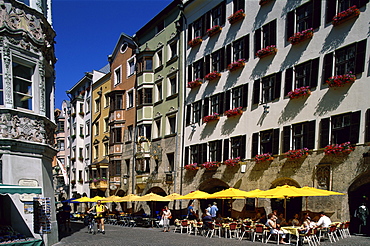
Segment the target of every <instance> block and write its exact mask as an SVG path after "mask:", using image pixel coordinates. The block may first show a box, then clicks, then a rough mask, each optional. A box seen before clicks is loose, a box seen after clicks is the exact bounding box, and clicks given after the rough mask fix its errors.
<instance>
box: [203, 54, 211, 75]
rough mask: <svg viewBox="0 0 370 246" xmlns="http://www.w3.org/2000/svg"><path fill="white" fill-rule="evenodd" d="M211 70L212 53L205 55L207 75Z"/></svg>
mask: <svg viewBox="0 0 370 246" xmlns="http://www.w3.org/2000/svg"><path fill="white" fill-rule="evenodd" d="M210 71H211V55H206V56H205V57H204V74H205V75H207V74H209V73H210Z"/></svg>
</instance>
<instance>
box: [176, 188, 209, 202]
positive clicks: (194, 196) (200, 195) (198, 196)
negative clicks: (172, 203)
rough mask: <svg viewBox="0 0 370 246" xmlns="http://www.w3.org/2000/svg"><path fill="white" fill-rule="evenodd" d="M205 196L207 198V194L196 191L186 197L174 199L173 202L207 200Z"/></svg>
mask: <svg viewBox="0 0 370 246" xmlns="http://www.w3.org/2000/svg"><path fill="white" fill-rule="evenodd" d="M207 196H209V193H207V192H204V191H200V190H196V191H193V192H190V193H189V194H187V195H184V196H180V197H178V198H175V200H192V199H207Z"/></svg>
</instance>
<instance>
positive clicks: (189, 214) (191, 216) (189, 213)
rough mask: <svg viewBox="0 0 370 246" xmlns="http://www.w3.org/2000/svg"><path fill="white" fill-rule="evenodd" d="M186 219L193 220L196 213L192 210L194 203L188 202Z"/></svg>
mask: <svg viewBox="0 0 370 246" xmlns="http://www.w3.org/2000/svg"><path fill="white" fill-rule="evenodd" d="M187 216H188V219H189V220H194V219H196V213H195V211H194V203H190V205H189V207H188V214H187Z"/></svg>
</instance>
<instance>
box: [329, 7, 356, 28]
mask: <svg viewBox="0 0 370 246" xmlns="http://www.w3.org/2000/svg"><path fill="white" fill-rule="evenodd" d="M359 15H360V10H359V9H358V8H357V6H356V5H353V6H352V7H349V8H348V9H346V10H344V11H342V12H340V13H339V14H337V15H336V16H334V17H333V22H332V23H333V26H338V25H340V24H341V23H343V22H345V21H347V20H350V19H352V18H354V17H356V16H359Z"/></svg>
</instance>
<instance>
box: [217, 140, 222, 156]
mask: <svg viewBox="0 0 370 246" xmlns="http://www.w3.org/2000/svg"><path fill="white" fill-rule="evenodd" d="M216 161H222V140H217V141H216Z"/></svg>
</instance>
